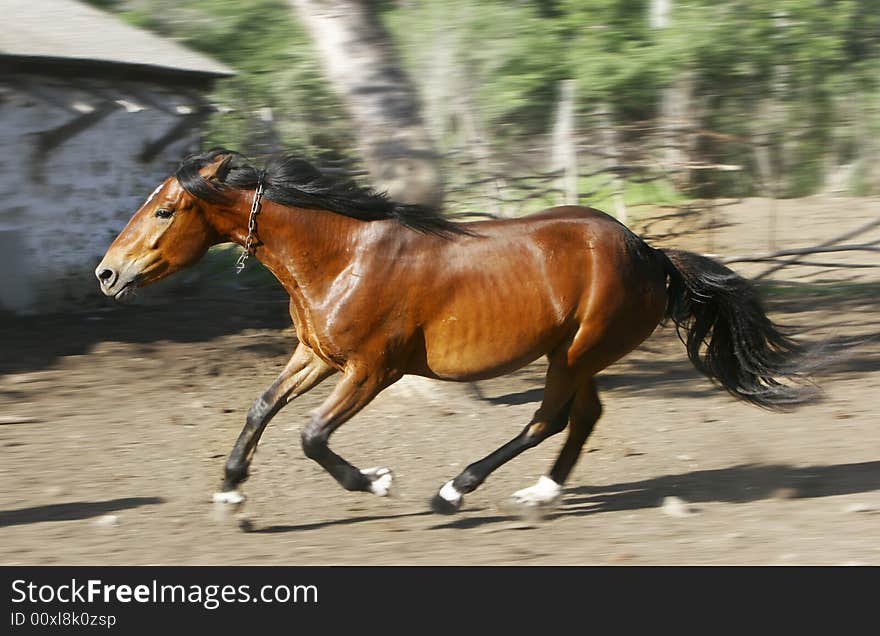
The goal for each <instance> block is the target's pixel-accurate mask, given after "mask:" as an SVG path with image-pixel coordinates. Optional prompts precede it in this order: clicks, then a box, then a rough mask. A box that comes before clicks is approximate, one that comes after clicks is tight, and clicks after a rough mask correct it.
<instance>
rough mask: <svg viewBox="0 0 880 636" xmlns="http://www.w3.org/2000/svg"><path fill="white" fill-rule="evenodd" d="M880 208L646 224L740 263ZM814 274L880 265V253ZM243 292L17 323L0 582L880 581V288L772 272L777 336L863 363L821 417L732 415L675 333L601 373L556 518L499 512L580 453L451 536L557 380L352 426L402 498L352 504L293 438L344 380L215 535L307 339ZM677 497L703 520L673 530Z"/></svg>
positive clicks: (270, 446)
mask: <svg viewBox="0 0 880 636" xmlns="http://www.w3.org/2000/svg"><path fill="white" fill-rule="evenodd" d="M878 210H880V202H878V201H877V200H873V199H858V200H856V199H805V200H800V201H782V202H776V203H773V202H768V201H758V200H752V201H744V202H741V203H739V204H737V205H732V206H728V207H724V208H721V209H719V211H718V212H717V215H716V217H715V223H714V226H713V227H711V228H706V227H702V229H701V226H700V225H699V224H698V223H697V218H698V219H704V218H705V215H703V216H702V217H697V218H694V217H684V218H680V217H675V218H671V219H666V220H664V221H661V222H657V223H650V224H644V223H642V224H641V226H642V227H643V228H645V229H646V231H648V232H649V233H650V234H652V235H653V236H656V237H660V238H658V240H657V241H656V243H657V244H659V245H676V246H679V247H685V248H689V249H696V250H699V251H702V252H714V253H718V254H734V253H737V254H739V253H746V252H761V251H766V250H768V249H770V248H775V249H784V248H786V247H798V246H803V245H809V244H813V243H817V242H819V241H821V240H824V239H829V238H832V237H833V236H835V235H838V234H842V233H843V232H845V231H847V230H848V229H853V228H856V227H858V226H859V225H861V224H863V223H865V222H867V221H869V220H870V219H872V218H878ZM774 214H775V217H776V220H775V229H773V224H772V223H771V222H770V220H769V219H771V218H772V217H773V215H774ZM634 225H635V226H636V227H637V228H638V227H639V224H638V223H635V224H634ZM670 234H672V236H670ZM675 235H677V236H675ZM872 237H873V238H878V237H880V232H878V231H876V230H875V231H874V233H873V234H872ZM865 238H866V237H859V240H858V241H855V240H854V241H848V242H862V241H863V240H865ZM812 260H822V261H826V262H849V263H850V264H873V265H878V264H880V257H878V255H877V254H876V253H873V254H871V253H869V254H864V253H862V254H849V255H847V256H846V257H842V256H833V255H824V256H823V257H822V258H821V259H818V258H815V257H813V258H812ZM734 267H735V268H736V269H737V270H738V271H740V272H742V273H745V274H748V275H750V276H753V275H756V274H758V273H760V272H761V271H762V270H763V269H765V268H766V267H767V265H766V264H743V265H735V266H734ZM232 276H233V275H232V273H231V272H226V271H223V272H220V273H216V274H213V273H212V274H211V275H210V276H207V277H203V278H202V279H197V282H196V283H194V284H192V285H188V286H186V285H185V286H183V287H182V288H181V289H179V290H178V291H177V296H175V297H174V302H152V303H151V302H144V303H142V304H139V305H134V306H128V307H122V306H116V305H113V304H111V303H110V302H109V301H107V302H106V303H103V302H101V301H98V300H96V305H95V307H94V308H92V309H89V310H86V311H83V312H80V313H77V314H71V315H63V316H41V317H29V318H15V319H13V318H9V317H6V318H4V319H3V321H2V322H0V328H2V350H0V356H2V357H0V457H2V460H0V476H2V484H3V486H2V487H0V533H2V535H0V536H2V540H0V563H2V564H5V565H11V564H166V565H177V564H264V565H269V564H288V565H314V564H350V565H374V564H437V565H442V564H467V565H484V564H496V565H500V564H565V565H585V564H873V565H880V541H878V537H880V421H878V416H877V404H878V397H877V396H878V394H880V342H878V340H877V339H876V338H875V339H873V340H865V338H866V337H875V336H877V334H878V329H880V294H878V290H880V281H878V279H877V270H876V269H867V268H866V269H841V270H828V269H825V268H810V267H795V268H790V269H788V270H784V271H783V272H780V273H778V274H775V275H774V276H773V277H772V281H773V283H774V285H773V287H772V289H771V290H770V291H771V292H772V293H771V295H770V298H769V301H768V302H769V306H770V308H771V310H772V316H773V318H774V319H775V320H777V321H779V322H782V323H786V324H792V325H797V326H799V327H800V328H801V331H802V333H804V334H805V339H807V340H819V339H822V338H826V337H832V338H834V339H835V341H836V342H845V343H848V345H849V346H848V348H847V349H846V351H845V354H844V355H842V356H841V357H840V358H839V359H837V360H835V361H834V362H832V363H830V364H829V365H828V367H827V368H826V369H824V370H823V371H822V372H821V374H820V375H819V376H818V381H819V383H820V384H821V386H822V387H823V389H824V390H825V393H826V396H825V399H824V401H823V402H821V403H819V404H816V405H813V406H808V407H804V408H802V409H801V410H799V411H797V412H795V413H791V414H775V413H769V412H765V411H762V410H759V409H757V408H754V407H751V406H748V405H745V404H742V403H738V402H735V401H734V400H733V399H732V398H730V397H728V396H727V394H725V393H724V392H722V391H720V390H718V389H716V388H714V387H713V386H712V385H711V384H710V383H709V382H708V381H706V380H704V379H703V378H702V377H701V376H699V375H698V374H697V372H696V371H694V369H693V368H692V367H691V366H690V364H689V362H688V361H687V359H686V356H685V353H684V348H683V346H682V345H681V344H680V343H679V342H678V340H677V339H676V337H675V335H674V332H673V330H672V329H663V330H658V332H657V333H655V335H654V336H652V337H651V338H650V339H649V340H648V341H647V342H646V343H645V344H644V345H643V346H642V347H641V348H640V349H639V350H638V351H636V352H634V353H633V354H631V355H630V356H629V357H628V358H626V359H625V360H623V361H621V362H620V363H618V364H616V365H614V366H613V367H611V368H610V369H608V370H607V371H606V372H605V373H603V374H602V376H601V387H602V389H603V390H602V396H603V403H604V407H605V414H604V416H603V418H602V420H601V421H600V423H599V425H598V427H597V430H596V432H595V433H594V435H593V437H592V438H591V439H590V441H589V443H588V450H587V451H586V452H585V453H584V455H583V456H582V458H581V461H580V462H579V464H578V466H577V467H576V468H575V471H574V473H573V474H572V477H571V480H570V482H569V484H567V486H566V489H565V496H564V499H563V500H562V502H561V504H560V505H559V507H558V508H556V509H555V510H553V511H550V512H549V513H547V514H546V515H545V516H544V518H542V519H535V518H531V519H524V518H521V517H518V516H516V515H513V514H510V513H509V512H508V510H507V508H505V507H504V506H503V505H502V504H503V502H504V500H505V498H506V497H507V496H508V495H509V494H510V493H512V492H513V491H515V490H518V489H520V488H522V487H524V486H527V485H531V484H532V483H534V481H535V479H536V478H537V477H538V476H539V475H541V474H542V473H544V472H545V471H546V470H547V469H548V467H549V466H550V464H551V463H552V461H553V459H554V458H555V456H556V453H557V452H558V449H559V447H560V446H561V444H562V441H563V440H562V437H563V436H558V437H555V438H552V439H550V440H548V441H547V442H545V443H544V444H543V445H541V446H539V447H538V448H536V449H533V450H531V451H529V452H528V453H526V454H524V455H522V456H521V457H520V458H518V459H516V460H514V461H512V462H510V463H509V464H507V465H506V466H504V467H502V468H501V469H500V470H499V471H497V472H496V473H495V474H494V475H493V476H492V477H491V478H490V479H489V481H488V482H487V483H486V484H485V485H484V486H483V487H482V488H480V489H479V490H478V491H476V492H475V493H473V494H471V495H469V496H467V497H466V501H465V506H464V508H463V510H462V511H461V512H460V513H459V514H458V515H457V516H453V517H443V516H437V515H434V514H432V513H431V512H430V511H429V507H428V500H429V498H430V497H431V496H432V495H433V494H434V493H435V492H436V490H437V489H438V487H439V486H440V485H441V484H443V483H444V482H445V481H446V480H448V479H450V478H451V477H453V476H454V475H456V474H457V473H458V472H459V471H460V470H461V469H462V468H463V467H464V466H465V465H467V464H468V463H470V462H471V461H473V460H475V459H478V458H480V457H482V456H483V455H485V454H486V453H488V452H489V451H491V450H493V449H495V448H496V447H497V446H499V445H501V444H502V443H504V442H505V441H507V440H508V439H510V438H511V437H513V436H514V435H515V434H516V433H517V432H519V430H520V429H521V428H522V426H523V425H524V424H525V423H526V422H527V420H528V418H529V417H530V415H531V413H532V412H533V410H534V409H535V408H536V406H537V402H539V401H540V397H541V387H542V373H543V368H544V366H543V363H541V362H536V363H534V364H532V365H530V366H528V367H526V368H524V369H522V370H520V371H519V372H517V373H514V374H511V375H509V376H505V377H502V378H497V379H495V380H491V381H485V382H480V383H478V384H476V385H468V384H450V383H440V382H431V381H427V380H421V379H405V380H404V381H402V382H401V383H399V384H398V385H395V386H393V387H391V388H390V389H388V390H387V391H386V392H385V393H383V394H382V395H381V396H380V397H379V398H378V399H377V400H376V401H375V402H374V403H373V404H371V405H370V406H369V407H368V408H367V409H366V410H365V411H364V412H363V413H362V414H360V415H359V416H357V417H356V418H355V419H354V420H352V421H351V422H349V423H348V424H347V425H346V426H344V427H343V428H342V429H340V431H339V432H338V433H337V434H336V435H335V436H334V438H333V440H332V443H333V446H334V448H335V449H336V450H337V451H338V452H339V453H340V454H342V455H343V456H346V457H348V458H350V459H351V460H352V461H353V462H354V463H355V464H356V465H359V466H361V467H369V466H376V465H379V466H384V465H387V466H390V467H391V468H392V469H393V470H394V472H395V478H396V485H397V491H396V495H395V497H393V498H386V499H382V498H377V497H373V496H371V495H364V494H353V493H347V492H345V491H343V490H342V489H341V488H339V487H338V486H337V485H336V483H335V482H334V481H333V480H332V479H331V478H330V477H329V476H328V475H326V474H325V473H324V472H323V471H322V470H321V469H320V468H319V467H318V466H317V465H316V464H314V463H312V462H310V461H309V460H307V459H305V458H304V457H303V455H302V452H301V450H300V445H299V429H300V427H301V425H302V424H303V422H304V421H305V415H306V413H307V412H308V411H309V410H310V409H312V408H314V407H315V406H316V405H317V404H318V403H319V402H320V401H321V400H322V399H323V397H325V396H326V395H327V393H328V392H329V390H330V388H331V386H332V381H329V382H327V383H325V384H324V385H322V386H320V387H318V388H317V389H316V390H315V391H313V392H312V393H310V394H308V395H306V396H304V397H302V398H300V399H299V400H297V401H295V402H293V403H292V404H290V405H289V406H288V407H287V408H286V409H285V410H284V411H282V412H281V414H280V415H279V416H278V417H276V419H275V421H274V422H273V423H272V424H271V425H270V427H269V429H268V431H267V432H266V434H265V436H264V438H263V442H262V443H261V445H260V447H259V450H258V452H257V454H256V457H255V461H254V464H253V470H252V477H251V479H250V480H249V481H248V482H247V483H246V485H245V492H246V493H247V495H248V496H249V500H248V502H247V505H246V507H245V509H244V512H243V513H242V514H243V515H244V517H240V518H236V517H235V516H233V517H226V518H222V517H218V516H217V514H216V513H215V510H214V507H213V504H211V503H210V497H211V494H212V493H213V492H214V491H215V490H216V488H217V486H218V485H219V481H220V476H221V473H222V468H223V464H224V460H225V457H226V455H227V453H228V452H229V450H230V449H231V447H232V444H233V442H234V441H235V438H236V437H237V435H238V432H239V430H240V429H241V426H242V424H243V419H244V414H245V412H246V410H247V408H248V406H249V405H250V402H251V401H252V400H253V399H254V398H255V397H256V396H257V395H258V394H259V392H260V391H261V389H262V388H264V387H265V386H266V385H268V384H269V383H270V382H271V380H272V379H273V378H274V376H275V374H276V373H277V372H278V371H279V370H280V368H281V367H282V365H283V363H284V362H285V361H286V359H287V357H288V355H289V353H290V352H291V351H292V349H293V346H294V343H295V340H294V337H295V336H294V333H293V332H292V331H291V329H290V326H289V319H288V318H287V316H286V301H285V297H284V296H283V293H282V292H280V290H279V289H278V288H277V287H275V286H274V285H265V284H260V285H244V286H243V287H244V288H243V289H235V288H233V287H232V286H231V283H229V282H228V281H229V280H230V279H232ZM239 286H242V285H239ZM145 295H146V296H148V295H149V293H148V292H146V291H145ZM96 296H97V290H96ZM667 497H677V498H679V499H680V500H682V502H684V503H683V504H682V506H683V508H684V510H685V511H686V512H688V514H683V515H680V516H679V515H676V514H669V513H670V512H673V513H675V512H676V510H675V509H671V508H670V507H669V506H666V507H664V506H663V505H662V504H663V502H664V500H665V498H667ZM242 518H244V519H246V521H245V522H244V529H243V528H242ZM244 530H247V531H244Z"/></svg>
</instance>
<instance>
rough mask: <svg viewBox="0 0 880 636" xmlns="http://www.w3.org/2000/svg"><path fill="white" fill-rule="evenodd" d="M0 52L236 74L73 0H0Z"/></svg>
mask: <svg viewBox="0 0 880 636" xmlns="http://www.w3.org/2000/svg"><path fill="white" fill-rule="evenodd" d="M0 16H2V20H3V27H2V28H0V55H14V56H20V57H28V58H53V59H64V60H78V61H97V62H104V63H112V64H135V65H139V66H152V67H157V68H161V69H169V70H174V71H185V72H191V73H204V74H208V75H215V76H216V75H233V74H234V73H235V71H233V70H232V69H231V68H229V67H228V66H226V65H224V64H221V63H220V62H218V61H216V60H213V59H211V58H209V57H207V56H205V55H202V54H201V53H197V52H195V51H193V50H191V49H188V48H186V47H185V46H182V45H180V44H177V43H176V42H174V41H171V40H167V39H165V38H162V37H159V36H158V35H154V34H153V33H150V32H148V31H144V30H143V29H139V28H137V27H133V26H130V25H128V24H126V23H125V22H122V21H121V20H120V19H118V18H116V17H114V16H113V15H111V14H109V13H105V12H104V11H101V10H99V9H95V8H93V7H90V6H88V5H85V4H82V3H80V2H74V1H73V0H0Z"/></svg>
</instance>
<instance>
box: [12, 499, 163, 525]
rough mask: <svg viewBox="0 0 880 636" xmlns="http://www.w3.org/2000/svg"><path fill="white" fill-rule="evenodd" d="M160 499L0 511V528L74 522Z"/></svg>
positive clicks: (60, 504) (79, 502) (152, 503)
mask: <svg viewBox="0 0 880 636" xmlns="http://www.w3.org/2000/svg"><path fill="white" fill-rule="evenodd" d="M164 501H165V500H164V499H162V498H161V497H123V498H120V499H109V500H107V501H72V502H69V503H58V504H49V505H46V506H32V507H30V508H18V509H16V510H0V528H6V527H9V526H19V525H24V524H28V523H41V522H43V521H74V520H77V519H88V518H89V517H97V516H100V515H104V514H107V513H110V512H115V511H117V510H126V509H129V508H139V507H140V506H153V505H156V504H161V503H164Z"/></svg>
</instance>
